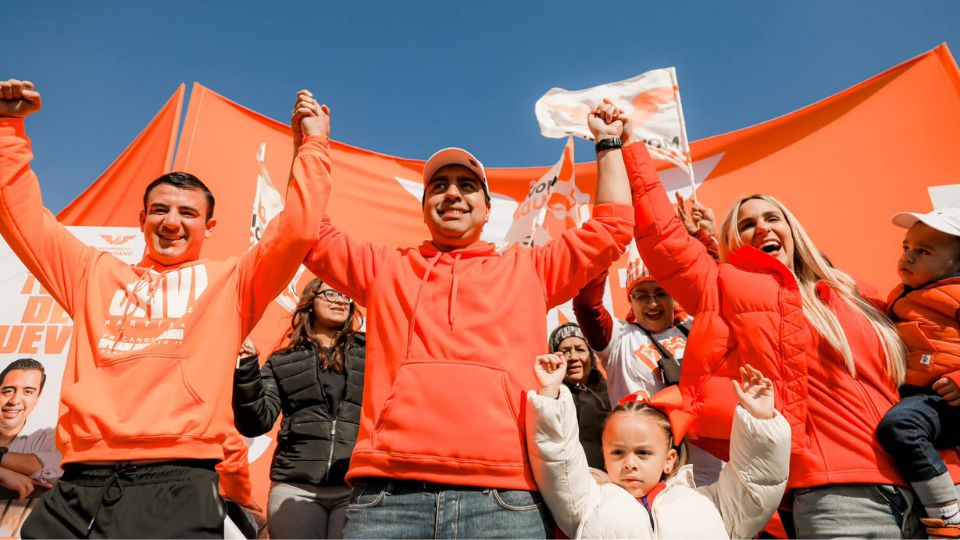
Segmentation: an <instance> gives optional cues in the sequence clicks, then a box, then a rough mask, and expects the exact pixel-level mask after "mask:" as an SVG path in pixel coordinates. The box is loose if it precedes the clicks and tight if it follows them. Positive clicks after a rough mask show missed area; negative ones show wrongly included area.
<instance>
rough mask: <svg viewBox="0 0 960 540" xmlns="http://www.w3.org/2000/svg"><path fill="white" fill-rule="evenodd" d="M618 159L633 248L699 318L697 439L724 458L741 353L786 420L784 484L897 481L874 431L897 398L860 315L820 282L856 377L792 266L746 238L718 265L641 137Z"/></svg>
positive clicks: (686, 379) (691, 358) (692, 400)
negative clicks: (807, 311)
mask: <svg viewBox="0 0 960 540" xmlns="http://www.w3.org/2000/svg"><path fill="white" fill-rule="evenodd" d="M624 160H625V162H626V165H627V171H628V173H629V175H630V178H631V184H632V185H633V188H634V209H635V212H636V225H635V236H636V241H637V247H638V249H639V251H640V255H641V256H642V257H643V259H644V261H645V262H646V263H647V266H648V267H649V268H650V272H651V273H652V274H653V276H654V277H655V278H656V279H657V282H658V283H660V284H661V285H662V286H663V287H664V289H666V290H667V291H668V292H669V293H670V294H671V295H673V297H674V298H676V299H677V301H679V302H680V303H681V304H683V306H684V307H686V308H687V309H688V310H689V311H691V312H692V313H693V314H694V318H695V320H696V322H695V323H694V325H693V329H692V331H691V333H690V336H689V338H688V341H687V349H686V353H685V355H684V365H683V375H682V378H681V382H680V386H681V389H682V391H683V393H684V398H685V399H686V400H687V406H688V408H690V409H691V410H692V411H693V412H694V413H695V414H697V415H698V420H697V422H696V425H695V427H694V437H696V438H697V439H698V440H699V442H698V444H700V445H701V446H704V447H707V448H709V449H711V450H713V451H714V452H715V453H717V454H718V455H719V456H720V457H725V456H724V454H725V452H726V450H727V445H728V443H729V441H728V440H727V439H728V436H729V433H730V428H731V422H732V418H733V411H734V406H735V404H736V399H735V397H734V395H733V391H732V387H731V384H730V380H729V378H732V377H737V372H738V369H739V367H740V366H741V365H743V364H747V363H749V364H751V365H753V366H754V367H756V368H757V369H759V370H760V371H762V372H763V373H764V374H765V375H766V376H768V377H770V378H771V379H772V380H773V382H774V384H775V386H776V403H777V408H778V409H779V410H780V412H781V413H782V414H783V415H784V417H785V418H786V419H787V421H788V422H789V423H790V427H791V432H792V449H791V450H792V455H791V464H790V479H789V483H788V487H789V488H802V487H815V486H821V485H826V484H838V483H882V484H902V483H903V481H902V480H901V478H900V476H899V475H898V473H897V471H896V468H895V467H894V463H893V460H892V459H891V458H890V457H889V456H888V455H887V454H886V453H885V452H884V451H883V449H882V448H881V447H880V445H879V443H878V442H877V440H876V437H875V435H874V433H875V430H876V427H877V424H878V423H879V422H880V419H881V418H883V415H884V413H886V412H887V410H888V409H889V408H890V407H891V406H892V405H893V404H894V403H896V401H897V399H898V397H897V392H896V387H895V385H894V382H893V380H892V379H891V377H890V376H889V374H888V372H887V369H886V359H885V355H884V352H883V348H882V344H881V342H880V340H879V339H878V338H877V336H876V334H875V333H874V332H873V330H872V328H871V326H870V324H869V321H868V320H867V318H866V317H865V316H864V315H862V314H861V313H859V312H857V311H855V310H852V309H851V308H849V307H848V306H847V305H846V304H845V303H844V302H843V301H842V300H841V299H840V298H839V297H837V295H836V294H834V293H833V291H832V289H830V288H829V287H828V286H826V285H825V284H824V283H820V284H819V285H818V286H817V288H816V291H817V294H818V295H819V297H820V300H821V301H823V302H824V303H825V304H826V305H827V306H829V308H830V309H831V310H832V311H833V312H834V313H835V314H836V315H837V318H838V319H839V321H840V324H841V326H842V327H843V329H844V332H845V334H846V336H847V339H848V340H849V343H850V348H851V350H852V351H853V355H854V358H856V359H857V376H856V377H851V376H850V374H849V372H848V371H847V368H846V366H845V364H844V362H843V359H842V357H841V356H840V355H839V354H838V353H837V352H836V351H834V350H833V348H832V347H831V346H830V345H829V344H828V343H827V342H826V341H825V340H823V339H822V338H821V337H820V336H819V334H818V333H817V332H816V330H815V329H814V328H813V326H812V325H811V324H810V323H809V322H808V321H807V319H806V318H805V316H804V314H803V309H802V304H801V298H800V290H799V287H798V284H797V281H796V278H795V277H794V275H793V273H792V272H791V271H790V270H789V269H787V268H786V267H785V266H784V265H783V264H781V263H780V262H779V261H777V260H776V259H774V258H773V257H771V256H769V255H767V254H765V253H763V252H762V251H759V250H757V249H755V248H752V247H743V248H740V249H738V250H737V251H735V252H734V253H732V254H730V256H729V257H728V260H727V262H725V263H718V262H717V261H715V260H714V259H713V258H712V257H711V256H710V255H709V254H708V253H707V250H706V249H705V248H704V247H703V244H701V243H700V242H699V241H697V240H696V239H693V238H691V237H690V235H688V234H687V232H686V230H685V229H684V227H683V225H682V224H681V222H680V221H679V220H678V219H677V217H676V215H675V213H674V209H673V207H672V205H671V204H670V201H669V199H668V198H667V194H666V192H665V191H664V189H663V186H662V185H661V184H660V181H659V179H658V177H657V174H656V170H655V169H654V166H653V163H652V161H651V160H650V157H649V155H648V154H647V151H646V149H645V147H644V146H643V144H631V145H629V146H627V147H626V149H625V151H624ZM878 303H879V304H881V305H882V301H880V302H878Z"/></svg>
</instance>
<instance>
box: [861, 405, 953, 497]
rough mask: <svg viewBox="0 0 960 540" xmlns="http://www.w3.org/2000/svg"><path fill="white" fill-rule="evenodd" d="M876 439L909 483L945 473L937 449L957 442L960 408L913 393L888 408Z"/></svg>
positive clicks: (944, 466) (948, 446) (944, 467)
mask: <svg viewBox="0 0 960 540" xmlns="http://www.w3.org/2000/svg"><path fill="white" fill-rule="evenodd" d="M877 439H878V440H879V441H880V444H881V446H883V448H884V450H886V451H887V453H889V454H890V455H891V456H893V461H894V463H896V464H897V468H898V469H899V470H900V474H902V475H903V478H904V479H905V480H907V481H908V482H920V481H923V480H929V479H931V478H933V477H935V476H939V475H941V474H943V473H945V472H947V467H946V465H944V463H943V460H942V459H941V458H940V455H939V454H938V453H937V448H950V447H954V446H958V445H960V407H951V406H950V404H949V403H947V400H945V399H943V398H942V397H940V396H938V395H912V396H909V397H905V398H904V399H903V400H902V401H900V403H897V404H896V405H894V406H893V408H892V409H890V410H889V411H887V414H886V415H885V416H884V417H883V420H881V421H880V424H879V425H878V426H877Z"/></svg>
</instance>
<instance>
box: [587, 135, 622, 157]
mask: <svg viewBox="0 0 960 540" xmlns="http://www.w3.org/2000/svg"><path fill="white" fill-rule="evenodd" d="M593 148H594V149H595V150H596V151H597V153H598V154H599V153H600V152H602V151H604V150H610V149H612V148H623V141H621V140H620V138H619V137H610V138H609V139H601V140H599V141H597V144H596V145H595V146H594V147H593Z"/></svg>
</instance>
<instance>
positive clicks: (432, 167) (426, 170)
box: [423, 147, 487, 186]
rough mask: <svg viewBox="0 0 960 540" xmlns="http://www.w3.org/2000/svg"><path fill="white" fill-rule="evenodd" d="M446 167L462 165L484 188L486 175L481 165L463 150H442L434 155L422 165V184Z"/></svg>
mask: <svg viewBox="0 0 960 540" xmlns="http://www.w3.org/2000/svg"><path fill="white" fill-rule="evenodd" d="M447 165H463V166H464V167H466V168H468V169H470V171H472V172H473V173H474V174H476V175H477V178H479V179H480V180H481V181H482V182H483V184H484V186H486V184H487V173H486V171H485V170H484V168H483V164H482V163H480V160H479V159H477V158H476V157H475V156H474V155H473V154H471V153H470V152H467V151H466V150H464V149H463V148H452V147H451V148H444V149H443V150H440V151H438V152H437V153H435V154H434V155H432V156H430V159H428V160H427V162H426V163H425V164H424V165H423V183H424V184H426V183H427V182H429V181H430V179H431V178H433V175H435V174H436V173H437V171H438V170H440V169H441V168H442V167H446V166H447Z"/></svg>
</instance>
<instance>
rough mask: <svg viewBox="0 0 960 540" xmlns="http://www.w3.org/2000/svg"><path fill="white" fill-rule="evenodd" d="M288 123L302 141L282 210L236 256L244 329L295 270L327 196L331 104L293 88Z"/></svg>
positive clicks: (317, 226) (315, 230) (313, 237)
mask: <svg viewBox="0 0 960 540" xmlns="http://www.w3.org/2000/svg"><path fill="white" fill-rule="evenodd" d="M291 125H292V127H293V131H294V137H295V140H296V139H299V138H300V134H301V133H302V136H303V139H302V140H303V142H302V144H300V146H299V148H298V151H297V155H296V157H295V158H294V161H293V167H292V169H291V171H290V181H289V183H288V184H287V195H286V198H285V200H284V207H283V211H281V212H280V214H278V215H277V216H276V217H275V218H274V219H273V220H272V221H271V222H270V225H269V226H268V227H267V230H266V232H265V233H264V237H263V239H262V240H261V241H260V243H258V244H257V245H256V246H254V247H253V248H251V249H250V250H249V251H247V252H246V253H244V254H243V256H242V258H241V262H240V272H241V273H240V311H241V315H242V317H243V326H242V328H241V330H242V333H243V334H244V335H246V334H247V333H248V332H249V331H250V329H252V328H253V326H254V325H255V324H256V322H257V321H258V320H259V319H260V317H261V316H262V315H263V312H264V310H265V309H266V308H267V306H268V305H269V304H270V302H271V301H272V300H273V299H274V298H276V296H277V295H278V294H280V292H281V291H282V290H283V288H284V287H286V285H287V284H288V283H289V282H290V280H291V279H292V278H293V276H294V275H295V274H296V271H297V268H299V267H300V262H301V261H302V260H303V258H304V256H305V255H306V254H307V252H308V251H309V250H310V248H311V246H313V244H314V242H316V240H317V235H318V234H319V231H320V219H321V216H323V214H324V213H325V212H326V208H327V201H328V199H329V198H330V189H331V179H330V110H329V109H328V108H327V106H326V105H320V104H318V103H317V101H316V100H315V99H313V96H312V95H311V94H310V92H308V91H306V90H301V91H300V92H299V93H297V101H296V104H295V105H294V109H293V115H292V117H291Z"/></svg>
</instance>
